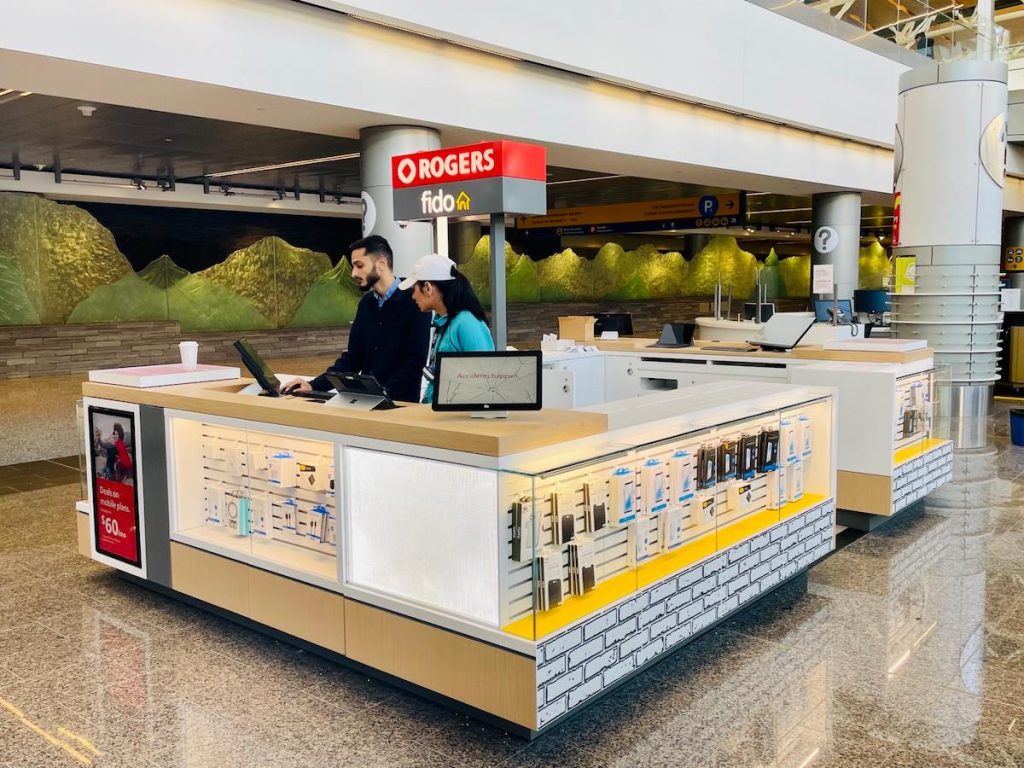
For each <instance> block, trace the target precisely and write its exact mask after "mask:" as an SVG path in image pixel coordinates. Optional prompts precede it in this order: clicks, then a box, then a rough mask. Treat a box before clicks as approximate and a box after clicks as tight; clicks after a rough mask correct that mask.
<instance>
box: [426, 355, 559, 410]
mask: <svg viewBox="0 0 1024 768" xmlns="http://www.w3.org/2000/svg"><path fill="white" fill-rule="evenodd" d="M433 407H434V410H438V411H444V410H450V411H472V410H491V409H493V410H496V411H513V410H518V411H526V410H540V408H541V355H540V352H451V353H445V352H442V353H440V354H439V355H438V356H437V380H436V381H435V382H434V401H433Z"/></svg>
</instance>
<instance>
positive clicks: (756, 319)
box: [754, 269, 761, 323]
mask: <svg viewBox="0 0 1024 768" xmlns="http://www.w3.org/2000/svg"><path fill="white" fill-rule="evenodd" d="M754 292H755V293H756V294H757V309H756V310H755V313H756V314H755V315H754V322H755V323H760V322H761V270H760V269H759V270H757V285H755V286H754Z"/></svg>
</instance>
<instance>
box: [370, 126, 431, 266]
mask: <svg viewBox="0 0 1024 768" xmlns="http://www.w3.org/2000/svg"><path fill="white" fill-rule="evenodd" d="M359 141H360V142H361V144H362V146H361V147H360V157H359V173H360V174H361V176H362V182H363V207H364V211H363V236H364V237H365V236H367V235H380V236H382V237H384V238H387V241H388V242H389V243H390V244H391V249H392V250H393V251H394V252H395V274H397V275H399V276H400V277H402V276H405V275H406V274H407V272H408V270H409V268H410V267H412V265H413V262H415V261H416V259H418V258H419V257H420V256H423V255H425V254H428V253H432V252H433V251H434V249H435V246H434V225H433V224H432V223H431V222H422V221H411V222H401V223H399V222H396V221H395V214H394V204H393V200H392V189H391V158H392V157H393V156H394V155H405V154H408V153H410V152H422V151H425V150H428V149H439V148H440V147H441V134H440V133H438V131H437V130H436V129H434V128H420V127H417V126H408V125H381V126H375V127H373V128H363V129H362V130H361V131H359Z"/></svg>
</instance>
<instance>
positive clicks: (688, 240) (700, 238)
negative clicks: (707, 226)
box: [683, 234, 711, 259]
mask: <svg viewBox="0 0 1024 768" xmlns="http://www.w3.org/2000/svg"><path fill="white" fill-rule="evenodd" d="M683 242H684V243H685V245H684V246H683V247H684V248H685V250H686V255H687V257H689V258H691V259H692V258H693V257H694V256H696V255H697V254H698V253H700V252H701V251H702V250H704V246H706V245H707V244H708V243H710V242H711V235H701V234H695V235H686V236H685V237H684V238H683Z"/></svg>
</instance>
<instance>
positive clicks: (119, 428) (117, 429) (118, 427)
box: [114, 424, 124, 440]
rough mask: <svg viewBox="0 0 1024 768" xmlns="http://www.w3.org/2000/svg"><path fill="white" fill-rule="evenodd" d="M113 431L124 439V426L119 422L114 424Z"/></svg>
mask: <svg viewBox="0 0 1024 768" xmlns="http://www.w3.org/2000/svg"><path fill="white" fill-rule="evenodd" d="M114 431H115V432H116V433H117V436H118V437H120V438H121V439H122V440H124V427H122V426H121V425H120V424H114Z"/></svg>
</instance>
